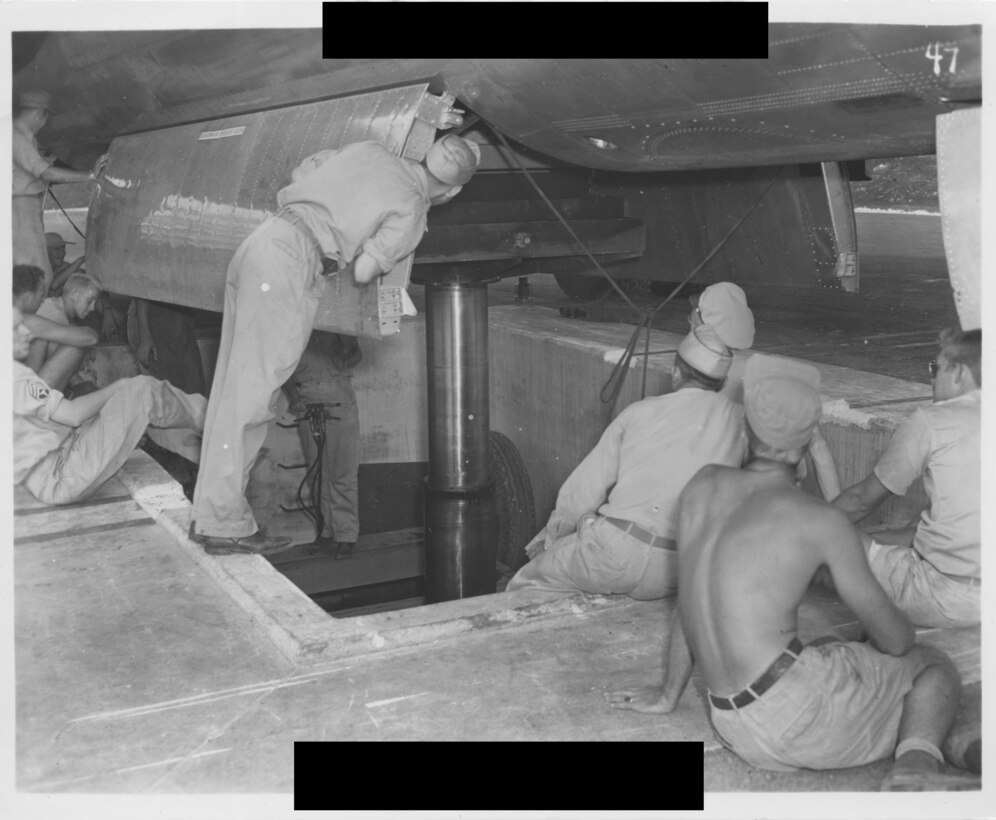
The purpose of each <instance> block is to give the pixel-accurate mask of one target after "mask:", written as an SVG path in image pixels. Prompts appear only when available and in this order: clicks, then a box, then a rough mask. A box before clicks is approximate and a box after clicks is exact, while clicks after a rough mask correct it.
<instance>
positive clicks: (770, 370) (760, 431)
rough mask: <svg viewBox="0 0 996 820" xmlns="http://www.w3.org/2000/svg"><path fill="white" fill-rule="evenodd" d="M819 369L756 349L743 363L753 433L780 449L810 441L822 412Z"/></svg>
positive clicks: (747, 407)
mask: <svg viewBox="0 0 996 820" xmlns="http://www.w3.org/2000/svg"><path fill="white" fill-rule="evenodd" d="M819 389H820V373H819V371H818V370H817V369H816V368H815V367H813V366H812V365H809V364H804V363H803V362H798V361H795V360H794V359H786V358H784V357H782V356H768V355H766V354H762V353H755V354H754V355H753V356H751V357H750V358H749V359H747V364H746V365H745V366H744V409H745V411H746V415H747V421H748V423H749V424H750V427H751V430H753V431H754V434H755V435H756V436H757V437H758V438H759V439H760V440H761V441H763V442H764V443H765V444H767V445H769V446H771V447H776V448H778V449H779V450H794V449H795V448H796V447H802V446H804V445H806V444H808V443H809V441H810V439H811V438H812V437H813V430H815V429H816V425H817V424H818V423H819V421H820V418H821V417H822V416H823V403H822V402H821V401H820V394H819Z"/></svg>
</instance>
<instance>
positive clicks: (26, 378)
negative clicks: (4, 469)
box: [13, 361, 72, 484]
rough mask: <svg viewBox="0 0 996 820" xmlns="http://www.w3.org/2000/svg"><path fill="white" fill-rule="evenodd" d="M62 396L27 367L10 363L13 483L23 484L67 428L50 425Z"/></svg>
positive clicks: (65, 432) (54, 447)
mask: <svg viewBox="0 0 996 820" xmlns="http://www.w3.org/2000/svg"><path fill="white" fill-rule="evenodd" d="M62 398H63V396H62V393H60V392H59V391H58V390H55V389H54V388H51V387H49V386H48V385H47V384H45V382H44V381H42V379H41V377H40V376H39V375H38V374H37V373H35V372H34V371H33V370H32V369H31V368H30V367H28V366H27V365H24V364H22V363H21V362H18V361H15V362H14V402H13V403H14V483H15V484H18V483H20V482H21V481H23V480H24V479H25V478H26V477H27V475H28V473H30V472H31V470H32V469H33V468H34V466H35V465H36V464H38V462H39V461H41V460H42V459H43V458H45V456H47V455H48V454H49V453H50V452H52V450H55V449H58V447H59V446H60V445H61V444H62V442H63V441H65V440H66V437H67V436H68V435H69V434H70V432H72V428H71V427H67V426H65V425H64V424H59V423H58V422H55V421H52V413H54V412H55V408H56V407H58V406H59V403H60V402H61V401H62Z"/></svg>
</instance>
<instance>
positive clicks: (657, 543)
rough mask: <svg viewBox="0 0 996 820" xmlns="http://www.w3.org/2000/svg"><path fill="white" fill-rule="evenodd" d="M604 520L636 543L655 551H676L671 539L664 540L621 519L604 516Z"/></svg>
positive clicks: (637, 525) (662, 537) (661, 536)
mask: <svg viewBox="0 0 996 820" xmlns="http://www.w3.org/2000/svg"><path fill="white" fill-rule="evenodd" d="M605 520H606V521H608V522H609V523H610V524H611V525H612V526H613V527H618V528H619V529H620V530H622V531H623V532H624V533H626V534H627V535H630V536H632V537H633V538H635V539H636V540H637V541H642V542H643V543H644V544H649V545H650V546H652V547H654V548H655V549H659V550H671V551H674V550H676V549H678V545H677V544H676V543H675V541H674V539H673V538H665V537H664V536H663V535H654V534H653V533H652V532H649V531H648V530H645V529H643V527H641V526H640V525H639V524H634V523H633V522H632V521H624V520H623V519H622V518H609V517H608V516H605Z"/></svg>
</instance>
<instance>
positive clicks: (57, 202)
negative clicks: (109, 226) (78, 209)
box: [42, 185, 86, 241]
mask: <svg viewBox="0 0 996 820" xmlns="http://www.w3.org/2000/svg"><path fill="white" fill-rule="evenodd" d="M45 196H50V197H52V201H53V202H54V203H55V204H56V205H58V206H59V210H60V211H62V213H63V215H64V216H65V217H66V219H67V220H69V224H70V225H72V226H73V230H74V231H76V233H78V234H79V235H80V236H81V237H82V238H83V240H84V241H86V236H85V235H84V234H83V231H81V230H80V229H79V228H77V227H76V223H75V222H73V218H72V217H71V216H70V215H69V214H67V213H66V209H65V208H63V207H62V203H61V202H59V200H58V199H56V198H55V193H54V192H53V191H52V186H51V185H49V186H48V187H47V188H46V189H45ZM44 209H45V204H44V202H43V203H42V210H44Z"/></svg>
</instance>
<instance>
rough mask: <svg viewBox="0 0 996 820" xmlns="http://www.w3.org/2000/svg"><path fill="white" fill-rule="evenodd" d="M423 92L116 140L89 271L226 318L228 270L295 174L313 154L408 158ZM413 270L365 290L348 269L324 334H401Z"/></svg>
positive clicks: (99, 200) (321, 317) (403, 91)
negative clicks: (345, 150) (367, 149)
mask: <svg viewBox="0 0 996 820" xmlns="http://www.w3.org/2000/svg"><path fill="white" fill-rule="evenodd" d="M426 89H427V86H426V85H424V84H420V85H415V86H408V87H404V88H395V89H391V90H387V91H377V92H372V93H368V94H360V95H356V96H351V97H342V98H339V99H335V100H326V101H323V102H317V103H310V104H308V105H299V106H291V107H287V108H281V109H276V110H269V111H262V112H258V113H254V114H244V115H239V116H233V117H226V118H224V119H219V120H212V121H208V122H201V123H194V124H190V125H183V126H178V127H175V128H167V129H162V130H157V131H150V132H148V133H143V134H131V135H127V136H123V137H120V138H118V139H115V140H114V142H113V143H112V144H111V149H110V161H109V163H108V166H107V170H106V172H105V174H104V177H103V179H102V180H101V181H100V183H99V184H98V186H97V190H96V191H95V193H94V197H93V201H92V204H91V207H90V213H89V218H88V221H87V259H88V261H89V267H90V272H91V273H92V274H93V275H95V276H97V278H98V279H100V281H101V282H102V283H103V284H104V286H105V287H106V288H108V289H109V290H112V291H115V292H119V293H124V294H128V295H131V296H140V297H146V298H149V299H157V300H161V301H165V302H172V303H175V304H181V305H189V306H192V307H197V308H202V309H207V310H218V311H220V310H221V309H222V306H223V304H224V287H225V272H226V269H227V267H228V263H229V261H230V260H231V258H232V256H233V254H234V253H235V250H236V249H237V248H238V246H239V244H240V243H241V242H242V240H243V239H244V238H245V237H246V236H248V235H249V233H250V232H251V231H252V230H253V228H255V227H256V225H258V224H259V223H260V222H262V221H263V219H264V218H265V217H266V216H267V215H268V214H270V213H272V212H274V211H276V210H277V208H278V206H277V192H278V191H279V190H280V189H281V188H283V187H284V186H286V185H287V184H288V183H289V182H290V175H291V171H292V170H293V169H294V167H295V166H297V165H298V163H300V162H301V160H303V159H304V158H305V157H307V156H309V155H310V154H313V153H315V152H316V151H320V150H323V149H328V148H339V147H341V146H343V145H347V144H349V143H353V142H359V141H361V140H369V139H373V140H377V141H379V142H381V143H383V144H384V145H386V146H387V147H388V148H390V149H391V150H392V151H394V152H395V153H397V154H399V155H400V154H401V153H402V151H403V150H405V146H406V142H408V141H409V139H408V138H409V133H410V132H411V130H412V126H413V124H414V123H415V114H416V111H417V109H418V106H419V103H420V101H421V100H422V98H423V96H424V95H425V93H426ZM424 126H425V123H420V127H424ZM426 147H428V146H426ZM410 154H411V146H410V145H409V146H408V148H407V150H406V155H410ZM412 158H413V159H420V158H421V157H412ZM411 262H412V260H411V257H409V258H408V259H406V260H405V261H404V262H402V263H401V264H399V265H398V266H397V267H396V268H395V269H394V270H393V271H391V273H390V274H389V275H388V276H386V277H384V279H382V280H381V281H379V282H378V283H377V284H376V285H370V286H368V287H359V286H357V285H356V284H355V282H354V281H353V277H352V273H351V271H350V270H348V269H347V270H345V271H342V272H340V273H339V274H338V275H333V276H331V277H329V280H328V283H327V286H326V293H325V296H324V298H323V300H322V303H321V305H320V307H319V311H318V318H317V320H316V327H319V328H322V329H326V330H335V331H341V332H345V333H351V334H358V335H364V336H373V337H377V338H379V337H381V336H385V335H389V334H391V333H396V332H397V330H398V327H399V322H400V316H401V296H400V288H403V287H404V286H405V285H407V283H408V277H409V273H410V271H411Z"/></svg>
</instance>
